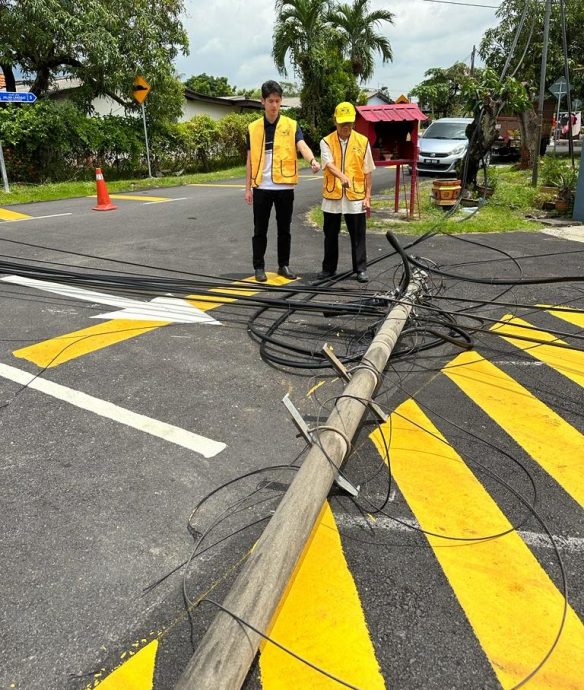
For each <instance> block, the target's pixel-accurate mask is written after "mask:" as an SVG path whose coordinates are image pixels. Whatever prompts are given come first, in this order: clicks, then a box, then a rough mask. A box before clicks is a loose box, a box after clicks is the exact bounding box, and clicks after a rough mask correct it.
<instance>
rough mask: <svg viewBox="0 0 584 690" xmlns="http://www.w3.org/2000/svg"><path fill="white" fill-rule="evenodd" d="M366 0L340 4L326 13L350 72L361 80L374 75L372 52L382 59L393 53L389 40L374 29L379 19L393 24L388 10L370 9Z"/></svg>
mask: <svg viewBox="0 0 584 690" xmlns="http://www.w3.org/2000/svg"><path fill="white" fill-rule="evenodd" d="M368 10H369V0H354V1H353V4H352V5H348V4H341V5H338V6H336V7H333V9H332V10H331V11H330V12H329V14H328V21H329V23H330V24H331V25H332V26H333V28H334V29H335V30H336V31H337V35H338V37H339V41H340V43H339V45H340V48H341V52H342V53H343V55H344V56H345V57H347V58H348V59H349V61H350V63H351V71H352V72H353V75H354V76H355V77H356V78H357V79H360V80H361V81H362V82H364V81H367V80H368V79H370V78H371V77H372V76H373V72H374V69H375V60H374V55H375V53H379V54H380V55H381V58H382V62H383V63H386V62H391V61H392V60H393V53H392V51H391V45H390V43H389V40H388V39H387V38H386V37H385V36H383V35H382V34H380V33H377V28H378V27H379V25H380V24H381V23H382V22H389V23H390V24H393V17H394V15H393V13H392V12H390V11H389V10H375V11H373V12H369V11H368Z"/></svg>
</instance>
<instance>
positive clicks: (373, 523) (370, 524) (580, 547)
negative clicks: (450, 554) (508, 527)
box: [335, 514, 584, 553]
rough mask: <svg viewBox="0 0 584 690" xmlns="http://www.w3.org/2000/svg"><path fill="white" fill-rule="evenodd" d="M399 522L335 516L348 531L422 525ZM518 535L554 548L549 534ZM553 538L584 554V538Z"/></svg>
mask: <svg viewBox="0 0 584 690" xmlns="http://www.w3.org/2000/svg"><path fill="white" fill-rule="evenodd" d="M399 520H400V522H396V521H395V520H392V519H391V518H389V517H386V516H385V515H383V516H381V517H378V518H375V519H374V520H373V519H372V520H366V519H365V518H364V517H362V516H361V515H347V514H339V515H337V514H335V522H336V523H337V525H339V527H345V528H346V529H351V528H359V529H363V528H365V529H369V528H372V529H374V530H376V529H380V530H384V531H388V532H410V533H411V532H412V528H414V529H420V525H419V523H418V522H417V521H416V520H412V519H411V518H404V517H400V518H399ZM517 534H519V535H520V536H521V538H522V539H523V541H524V542H525V543H526V544H527V545H528V546H531V547H534V548H540V549H551V548H553V547H552V544H551V542H550V539H549V537H548V536H547V534H542V533H539V532H527V531H525V530H517ZM501 538H503V537H501ZM553 538H554V541H555V543H556V545H557V547H558V548H559V549H560V550H562V551H570V552H572V553H576V552H581V551H583V552H584V538H582V537H562V536H559V535H553ZM444 543H445V544H447V543H448V544H449V545H452V544H453V543H454V542H447V540H444Z"/></svg>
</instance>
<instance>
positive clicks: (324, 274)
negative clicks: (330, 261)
mask: <svg viewBox="0 0 584 690" xmlns="http://www.w3.org/2000/svg"><path fill="white" fill-rule="evenodd" d="M336 275H337V274H336V272H335V271H332V273H331V271H321V272H320V273H317V274H316V279H317V280H326V279H327V278H334V276H336Z"/></svg>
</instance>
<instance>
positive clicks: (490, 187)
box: [476, 168, 498, 199]
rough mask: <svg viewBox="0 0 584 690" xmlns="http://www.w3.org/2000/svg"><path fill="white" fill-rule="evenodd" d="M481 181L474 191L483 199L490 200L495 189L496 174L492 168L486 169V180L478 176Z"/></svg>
mask: <svg viewBox="0 0 584 690" xmlns="http://www.w3.org/2000/svg"><path fill="white" fill-rule="evenodd" d="M478 177H479V178H480V179H481V181H480V182H478V181H477V184H476V190H477V192H478V193H479V195H480V196H481V197H482V198H483V199H490V198H491V197H492V196H493V194H494V193H495V189H497V182H498V180H497V174H496V173H495V171H494V170H493V169H492V168H488V169H487V174H486V180H485V177H484V176H482V175H479V176H478Z"/></svg>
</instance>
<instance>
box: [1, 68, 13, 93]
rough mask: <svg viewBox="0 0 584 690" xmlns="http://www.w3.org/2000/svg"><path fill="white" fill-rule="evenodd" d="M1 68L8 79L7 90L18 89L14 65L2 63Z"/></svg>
mask: <svg viewBox="0 0 584 690" xmlns="http://www.w3.org/2000/svg"><path fill="white" fill-rule="evenodd" d="M0 68H1V69H2V72H4V78H5V79H6V91H16V79H15V78H14V71H13V69H12V66H11V65H5V64H1V65H0Z"/></svg>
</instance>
